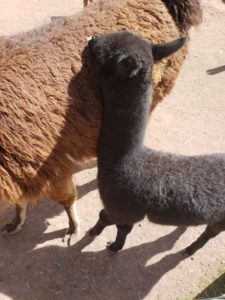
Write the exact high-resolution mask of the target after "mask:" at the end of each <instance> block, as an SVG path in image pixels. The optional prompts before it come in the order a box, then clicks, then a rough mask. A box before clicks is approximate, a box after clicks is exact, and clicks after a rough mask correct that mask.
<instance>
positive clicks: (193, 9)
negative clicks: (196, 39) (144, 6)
mask: <svg viewBox="0 0 225 300" xmlns="http://www.w3.org/2000/svg"><path fill="white" fill-rule="evenodd" d="M162 2H163V3H164V4H165V5H166V7H167V9H168V11H169V13H170V14H171V16H172V17H173V19H174V22H175V23H176V24H177V27H178V28H179V29H180V30H181V31H182V32H188V30H189V29H190V28H191V26H197V25H199V24H201V22H202V7H201V4H200V1H199V0H162Z"/></svg>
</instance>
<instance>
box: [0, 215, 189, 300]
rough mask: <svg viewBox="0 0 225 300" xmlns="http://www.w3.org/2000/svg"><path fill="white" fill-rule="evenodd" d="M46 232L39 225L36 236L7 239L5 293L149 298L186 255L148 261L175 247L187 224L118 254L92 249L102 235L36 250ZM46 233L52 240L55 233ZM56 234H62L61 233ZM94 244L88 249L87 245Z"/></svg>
mask: <svg viewBox="0 0 225 300" xmlns="http://www.w3.org/2000/svg"><path fill="white" fill-rule="evenodd" d="M43 217H45V216H43ZM31 226H34V224H31ZM38 230H40V231H41V232H38ZM42 231H43V228H42V227H40V225H39V224H37V228H36V230H35V231H34V232H32V230H31V231H30V235H32V234H33V238H32V237H31V238H30V240H29V239H25V237H23V236H22V235H20V236H19V235H18V236H17V237H16V239H14V240H11V239H4V240H2V241H1V262H0V267H1V272H0V294H2V295H6V296H8V297H10V298H12V299H14V300H19V299H24V300H26V299H43V300H44V299H48V300H49V299H50V300H51V299H68V300H69V299H79V300H86V299H93V300H95V299H108V300H111V299H117V300H120V299H125V298H127V299H129V300H134V299H143V298H144V296H146V295H147V294H148V293H149V292H150V291H151V289H152V288H153V287H154V285H155V284H156V283H157V282H158V281H159V280H160V278H161V277H162V276H163V275H164V274H166V273H167V272H168V271H169V270H171V269H173V268H175V267H176V266H177V265H178V264H179V262H181V261H182V260H183V259H184V256H183V254H182V253H181V252H178V253H174V254H169V255H166V256H165V257H164V258H162V259H161V260H160V261H158V262H156V263H153V264H150V265H148V266H146V263H147V262H148V260H149V259H151V258H152V257H153V256H154V255H156V254H158V253H161V252H164V251H167V250H170V249H171V248H172V247H173V245H174V243H175V242H176V240H177V239H178V238H179V237H180V235H181V234H182V233H183V232H184V229H181V228H177V229H175V230H174V231H172V232H171V233H169V234H168V235H166V236H164V237H161V238H159V239H157V240H156V241H153V242H150V243H146V244H142V245H139V246H135V247H132V248H129V249H124V250H123V251H121V252H119V253H117V254H114V253H111V252H109V251H108V250H105V249H104V250H101V251H94V250H90V248H93V246H96V244H97V243H98V239H99V241H101V237H98V238H97V239H96V240H94V241H93V239H92V238H91V237H89V236H88V235H85V236H84V237H83V238H82V239H81V240H79V241H78V242H77V244H75V245H74V246H73V247H69V248H67V247H59V246H57V245H55V246H45V247H42V248H41V246H40V245H39V247H38V248H36V249H33V247H32V240H34V239H36V238H37V236H39V235H41V236H43V239H42V240H41V243H44V242H45V234H43V233H42ZM60 234H61V233H60ZM46 235H47V236H48V238H47V239H49V237H50V236H51V234H46ZM53 236H57V234H56V232H55V233H54V234H53ZM53 236H52V237H53ZM26 238H27V237H26ZM92 242H93V243H92ZM91 243H92V244H91ZM89 244H91V245H90V246H89V250H88V251H87V250H85V249H84V248H85V247H86V246H88V245H89ZM34 245H35V243H34V244H33V246H34Z"/></svg>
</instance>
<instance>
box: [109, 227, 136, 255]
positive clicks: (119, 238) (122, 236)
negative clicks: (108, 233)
mask: <svg viewBox="0 0 225 300" xmlns="http://www.w3.org/2000/svg"><path fill="white" fill-rule="evenodd" d="M116 227H117V235H116V240H115V242H112V243H108V244H107V248H109V249H110V250H112V251H114V252H117V251H119V250H121V249H122V248H123V246H124V244H125V241H126V238H127V235H128V233H130V232H131V230H132V228H133V225H128V224H126V225H116Z"/></svg>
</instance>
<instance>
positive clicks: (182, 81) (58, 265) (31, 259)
mask: <svg viewBox="0 0 225 300" xmlns="http://www.w3.org/2000/svg"><path fill="white" fill-rule="evenodd" d="M81 2H82V1H80V0H79V1H78V0H64V1H62V0H20V1H18V0H1V1H0V11H1V15H0V35H2V34H5V35H7V34H13V33H16V32H20V31H25V30H28V29H31V28H32V27H34V26H38V25H40V24H43V23H45V22H48V21H49V17H50V16H57V15H68V14H71V13H73V12H74V11H75V10H77V9H80V8H81V6H82V3H81ZM205 5H206V6H205V14H204V23H203V25H202V26H201V27H199V28H198V29H197V30H194V31H193V32H192V35H191V45H190V53H189V57H188V59H187V60H186V62H185V64H184V66H183V69H182V72H181V75H180V77H179V80H178V81H177V84H176V87H175V88H174V91H173V93H172V94H171V95H170V96H169V97H168V98H167V99H166V100H165V101H164V102H163V103H162V104H161V105H160V106H159V107H158V108H157V109H156V111H155V113H154V115H153V118H152V120H151V122H150V125H149V130H148V134H147V136H146V142H147V144H149V142H150V139H151V145H152V146H154V147H155V148H157V149H163V150H167V151H174V152H177V153H185V154H197V153H207V152H217V151H220V152H224V151H225V138H224V137H225V84H224V83H225V71H224V68H222V69H223V72H219V69H218V70H216V69H215V68H217V67H221V66H224V65H225V6H223V5H222V4H221V3H220V1H219V0H213V1H212V0H209V1H205ZM210 69H214V70H213V71H211V74H213V73H215V74H214V75H209V74H208V73H207V71H208V70H210ZM222 69H221V70H222ZM150 133H151V134H150ZM95 172H96V170H95V169H92V170H86V171H83V172H81V173H79V174H78V175H77V176H76V181H77V183H78V185H79V196H80V198H81V199H80V200H79V202H78V209H79V214H80V217H81V220H82V232H81V235H80V240H79V241H78V243H77V244H76V245H74V246H73V247H69V248H68V247H66V246H65V244H63V242H62V241H61V237H62V235H63V233H64V230H65V227H66V225H67V218H66V215H65V213H64V212H62V210H61V208H60V207H59V206H58V205H56V204H55V203H53V202H50V201H41V202H39V204H38V205H37V206H35V207H33V208H32V207H30V209H29V212H28V219H27V223H26V226H25V227H24V230H23V232H22V233H20V234H18V235H17V236H14V237H11V238H5V237H4V238H3V237H0V299H1V300H4V299H14V300H34V299H38V300H55V299H56V300H57V299H60V300H61V299H68V300H70V299H71V300H72V299H73V300H74V299H77V300H95V299H96V300H99V299H102V300H105V299H107V300H125V299H126V300H136V299H137V300H138V299H148V300H157V299H159V300H175V299H179V300H180V299H184V298H185V296H187V295H190V294H191V293H192V292H193V294H197V293H198V292H199V291H200V289H201V288H203V286H204V282H205V281H206V280H208V279H209V278H210V277H212V276H213V275H214V274H215V273H216V272H217V270H218V269H219V268H221V266H223V265H225V251H224V250H225V233H224V234H221V235H220V236H218V237H217V238H215V239H214V240H213V241H211V242H209V243H208V244H207V245H206V246H205V247H204V248H203V249H202V250H200V251H199V252H198V253H197V254H196V255H195V256H194V257H193V258H188V259H184V257H183V256H182V254H181V250H182V249H184V248H185V246H187V245H188V244H189V243H191V241H193V240H194V239H195V238H196V237H197V236H198V235H199V234H200V232H201V231H202V230H203V227H198V228H189V229H188V230H186V231H185V232H182V231H181V230H180V229H176V228H174V227H162V226H157V225H153V224H151V225H150V224H149V223H148V222H147V221H145V220H144V221H143V222H141V223H140V224H137V225H136V226H135V229H134V231H133V232H132V234H131V235H130V236H129V238H128V240H127V243H126V247H125V249H124V251H122V252H121V253H118V254H117V255H113V254H111V253H108V252H107V251H105V245H106V242H107V241H108V240H110V239H113V238H114V236H115V228H108V229H106V230H105V232H104V233H103V234H102V235H101V236H100V237H99V238H97V239H96V240H95V241H93V242H92V241H91V240H90V239H89V238H87V237H85V236H84V234H85V232H86V231H87V230H88V229H89V228H90V227H91V226H92V225H93V224H94V223H95V221H96V219H97V215H98V211H99V209H100V208H101V204H100V201H99V197H98V194H97V191H96V181H95ZM11 214H12V211H11V210H8V211H6V212H5V213H4V214H2V215H1V216H0V225H3V224H4V222H5V221H6V220H7V219H8V218H9V216H10V215H11ZM189 298H191V297H189Z"/></svg>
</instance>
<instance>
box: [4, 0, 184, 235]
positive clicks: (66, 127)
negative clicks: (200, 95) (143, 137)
mask: <svg viewBox="0 0 225 300" xmlns="http://www.w3.org/2000/svg"><path fill="white" fill-rule="evenodd" d="M123 28H127V29H129V30H130V31H133V32H135V33H136V34H138V35H140V36H141V37H143V38H145V39H149V40H152V41H153V42H155V43H157V42H165V41H169V40H172V39H176V38H177V37H179V36H180V35H181V32H180V31H179V29H178V28H177V26H176V24H175V23H174V21H173V19H172V17H171V16H170V14H169V13H168V11H167V9H166V7H165V6H164V4H163V3H162V1H161V0H152V1H149V0H108V1H98V2H97V3H94V4H92V5H91V6H89V7H87V9H85V10H84V11H83V12H82V13H80V14H76V15H74V16H71V17H68V18H65V19H64V20H63V22H62V20H61V19H60V20H55V21H54V22H52V23H51V24H49V25H47V26H45V27H43V28H40V29H39V30H35V31H32V32H29V33H26V34H22V35H18V36H14V37H13V38H12V39H10V40H9V39H5V38H1V39H0V202H3V201H6V202H7V203H8V202H11V203H14V204H17V205H20V203H21V202H24V201H26V202H32V201H36V200H37V199H38V198H39V197H41V196H43V195H48V196H49V197H51V198H53V199H54V200H56V201H57V202H59V203H61V204H63V205H64V207H65V208H66V211H67V212H68V211H70V210H71V205H72V203H73V202H74V200H75V198H76V191H75V188H74V187H73V184H72V180H71V177H72V174H73V173H74V172H75V171H76V167H77V163H78V162H81V161H85V160H88V159H90V158H92V157H94V156H95V155H96V143H97V139H98V135H99V127H100V122H101V105H100V103H99V100H98V99H99V97H98V95H97V89H96V87H95V86H94V81H93V77H92V70H91V67H90V66H89V65H88V63H85V64H84V65H83V67H82V71H81V66H82V60H81V53H82V51H83V49H84V47H85V46H86V44H87V41H86V38H87V37H88V36H91V35H98V34H102V33H105V32H110V31H117V30H119V29H123ZM186 52H187V49H183V50H181V51H180V52H178V53H177V54H175V55H173V56H171V57H169V58H166V59H164V60H163V61H162V62H159V63H157V64H156V66H155V69H154V71H153V83H154V84H153V88H154V96H153V106H152V108H154V107H155V106H156V104H157V103H158V102H159V101H161V100H162V98H163V97H165V95H167V94H168V93H169V92H170V90H171V89H172V87H173V85H174V82H175V80H176V77H177V75H178V72H179V70H180V67H181V64H182V62H183V60H184V58H185V55H186ZM83 59H84V61H86V62H87V60H86V59H85V57H83ZM70 220H71V218H70ZM76 223H77V221H76V220H75V218H74V224H73V226H72V227H71V226H70V229H71V228H74V227H76V226H77V224H76Z"/></svg>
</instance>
